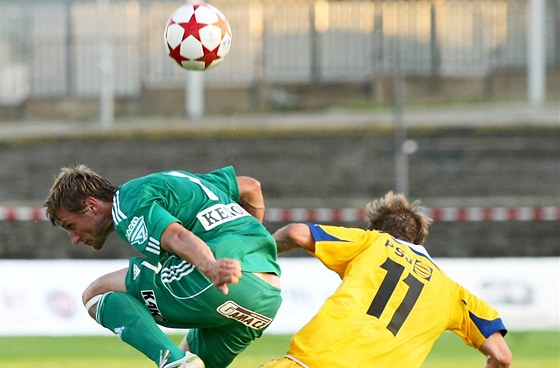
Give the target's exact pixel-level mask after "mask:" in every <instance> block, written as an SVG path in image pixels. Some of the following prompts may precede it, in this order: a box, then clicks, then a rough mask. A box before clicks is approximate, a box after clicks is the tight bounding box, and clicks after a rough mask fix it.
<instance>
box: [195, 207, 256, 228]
mask: <svg viewBox="0 0 560 368" xmlns="http://www.w3.org/2000/svg"><path fill="white" fill-rule="evenodd" d="M245 216H251V215H250V214H249V212H247V211H245V209H244V208H243V207H241V206H240V205H239V204H237V203H230V204H216V205H214V206H212V207H209V208H207V209H205V210H204V211H202V212H199V213H198V215H196V218H197V219H198V221H200V223H201V224H202V226H204V229H206V230H212V229H213V228H215V227H216V226H218V225H221V224H224V223H226V222H230V221H233V220H235V219H238V218H240V217H245Z"/></svg>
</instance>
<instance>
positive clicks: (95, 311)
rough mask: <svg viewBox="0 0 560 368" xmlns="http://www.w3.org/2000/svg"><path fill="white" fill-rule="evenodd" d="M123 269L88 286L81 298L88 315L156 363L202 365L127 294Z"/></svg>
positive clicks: (168, 367)
mask: <svg viewBox="0 0 560 368" xmlns="http://www.w3.org/2000/svg"><path fill="white" fill-rule="evenodd" d="M132 264H133V260H132V259H131V265H132ZM127 270H128V269H123V270H119V271H116V272H113V273H110V274H107V275H104V276H101V277H100V278H98V279H97V280H95V281H94V282H93V283H92V284H91V285H90V286H88V288H87V289H86V291H85V292H84V295H83V300H84V304H85V305H86V308H87V309H88V312H89V313H90V315H92V317H93V318H94V319H95V320H96V321H97V322H98V323H99V324H100V325H102V326H103V327H105V328H107V329H109V330H110V331H112V332H113V333H115V334H116V335H117V336H118V337H119V338H120V339H121V340H123V341H124V342H126V343H127V344H129V345H131V346H132V347H134V348H136V349H137V350H139V351H140V352H142V353H143V354H145V355H146V356H147V357H149V358H150V359H151V360H153V361H154V362H155V363H156V364H158V366H159V367H165V368H171V367H193V368H194V367H204V363H202V361H201V360H200V359H199V358H198V357H196V356H195V355H193V354H190V353H187V354H185V352H183V351H182V350H180V349H179V348H178V347H177V346H176V345H175V344H174V343H173V341H171V340H170V339H169V338H168V337H167V336H166V335H165V334H164V333H163V332H162V331H161V329H160V328H159V326H158V325H157V324H156V322H155V320H154V318H153V316H152V315H151V314H150V311H149V310H148V308H147V307H146V306H145V305H144V304H143V303H142V302H140V301H139V300H138V299H136V298H134V297H133V296H132V295H129V294H127V287H126V276H127Z"/></svg>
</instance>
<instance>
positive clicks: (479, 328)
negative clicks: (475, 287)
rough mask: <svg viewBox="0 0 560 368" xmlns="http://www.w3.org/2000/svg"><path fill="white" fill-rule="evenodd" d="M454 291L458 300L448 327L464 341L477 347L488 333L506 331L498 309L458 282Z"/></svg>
mask: <svg viewBox="0 0 560 368" xmlns="http://www.w3.org/2000/svg"><path fill="white" fill-rule="evenodd" d="M456 292H457V293H459V295H458V298H457V300H458V302H457V305H456V308H455V310H454V314H453V318H452V319H451V321H452V324H453V325H452V326H450V328H449V329H450V330H451V331H453V332H454V333H456V334H457V335H459V336H460V337H461V338H462V339H463V340H464V341H465V343H467V344H468V345H470V346H472V347H474V348H477V349H478V348H479V347H480V345H482V343H483V342H484V340H486V339H487V338H488V337H490V335H492V334H494V333H496V332H500V333H501V334H502V335H505V334H506V333H507V329H506V327H505V325H504V323H503V321H502V319H501V318H500V316H499V314H498V311H496V310H495V309H494V308H492V307H491V306H490V305H488V304H487V303H486V302H485V301H483V300H481V299H479V298H478V297H477V296H475V295H473V294H471V293H470V292H469V291H468V290H467V289H465V288H464V287H462V286H461V285H459V284H456Z"/></svg>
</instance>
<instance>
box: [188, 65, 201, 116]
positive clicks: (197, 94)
mask: <svg viewBox="0 0 560 368" xmlns="http://www.w3.org/2000/svg"><path fill="white" fill-rule="evenodd" d="M185 75H186V77H185V106H186V110H187V111H186V112H187V118H189V119H199V118H201V117H202V116H203V115H204V72H199V71H187V72H186V73H185Z"/></svg>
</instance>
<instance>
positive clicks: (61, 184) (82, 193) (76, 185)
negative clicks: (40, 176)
mask: <svg viewBox="0 0 560 368" xmlns="http://www.w3.org/2000/svg"><path fill="white" fill-rule="evenodd" d="M116 191H117V188H116V187H115V186H114V185H113V184H111V183H110V182H109V181H108V180H107V179H104V178H103V177H101V176H100V175H99V174H97V173H96V172H94V171H93V170H91V169H90V168H88V167H87V166H85V165H77V166H73V167H63V168H62V169H60V173H59V174H58V176H57V177H56V179H55V181H54V183H53V185H52V187H51V189H50V192H49V196H48V198H47V199H46V201H45V203H44V208H45V213H46V215H47V218H48V219H49V220H50V221H51V223H52V224H53V225H54V226H57V225H58V212H59V211H60V210H61V209H64V210H66V211H69V212H73V213H82V212H83V210H84V208H85V200H86V198H88V197H94V198H97V199H100V200H103V201H107V202H111V201H112V199H113V196H114V194H115V192H116Z"/></svg>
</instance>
